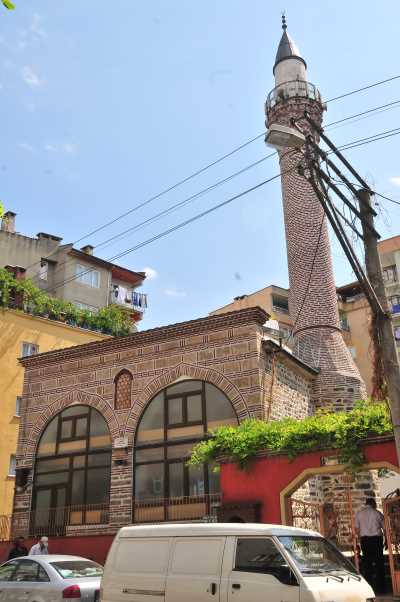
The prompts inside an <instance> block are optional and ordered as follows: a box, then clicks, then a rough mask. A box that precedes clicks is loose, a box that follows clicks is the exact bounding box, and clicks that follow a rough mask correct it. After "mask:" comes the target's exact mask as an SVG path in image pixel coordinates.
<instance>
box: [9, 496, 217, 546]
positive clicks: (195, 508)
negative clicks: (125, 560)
mask: <svg viewBox="0 0 400 602" xmlns="http://www.w3.org/2000/svg"><path fill="white" fill-rule="evenodd" d="M220 504H221V495H220V494H219V493H212V494H208V495H198V496H185V497H171V498H147V499H143V500H140V501H135V500H133V508H132V510H133V517H132V519H133V522H134V523H163V522H173V521H177V522H179V521H201V520H208V521H211V520H216V516H217V508H218V507H219V506H220ZM109 523H110V508H109V505H108V504H91V505H86V506H83V505H82V506H60V507H58V508H45V507H41V508H37V509H35V510H31V511H30V512H15V513H14V515H13V516H12V517H11V516H0V541H2V540H3V541H4V540H9V539H10V538H11V537H12V536H13V535H16V534H17V535H18V534H22V535H28V534H29V536H31V537H41V536H42V535H46V536H52V537H56V536H64V535H74V534H76V533H77V532H78V531H80V528H81V527H85V528H86V529H87V527H88V526H93V530H96V528H97V529H98V530H101V528H104V527H105V526H109ZM86 529H85V530H86Z"/></svg>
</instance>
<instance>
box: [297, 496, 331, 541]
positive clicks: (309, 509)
mask: <svg viewBox="0 0 400 602" xmlns="http://www.w3.org/2000/svg"><path fill="white" fill-rule="evenodd" d="M288 522H289V525H292V526H293V527H299V528H300V529H311V531H318V532H319V533H322V534H324V515H323V507H322V505H321V504H318V503H316V502H304V501H303V500H299V499H296V498H293V497H291V498H289V500H288Z"/></svg>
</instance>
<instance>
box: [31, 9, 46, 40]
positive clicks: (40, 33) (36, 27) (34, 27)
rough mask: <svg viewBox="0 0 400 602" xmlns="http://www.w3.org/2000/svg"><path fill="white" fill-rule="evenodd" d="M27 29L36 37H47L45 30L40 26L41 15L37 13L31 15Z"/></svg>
mask: <svg viewBox="0 0 400 602" xmlns="http://www.w3.org/2000/svg"><path fill="white" fill-rule="evenodd" d="M29 29H30V30H31V32H32V33H33V34H34V35H35V36H37V37H38V38H47V31H45V30H44V29H43V27H42V17H41V16H40V15H38V14H37V13H35V14H34V15H33V17H32V21H31V24H30V27H29Z"/></svg>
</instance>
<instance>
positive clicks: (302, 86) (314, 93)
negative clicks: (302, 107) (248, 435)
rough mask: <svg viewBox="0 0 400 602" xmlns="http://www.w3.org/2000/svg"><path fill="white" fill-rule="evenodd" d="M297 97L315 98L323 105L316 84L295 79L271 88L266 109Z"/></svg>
mask: <svg viewBox="0 0 400 602" xmlns="http://www.w3.org/2000/svg"><path fill="white" fill-rule="evenodd" d="M296 98H299V99H300V98H301V99H304V98H307V99H309V100H314V101H316V102H318V103H319V104H320V105H321V106H323V102H322V98H321V94H320V91H319V90H318V88H317V87H316V86H314V84H311V83H310V82H306V81H303V80H299V79H295V80H292V81H287V82H285V83H283V84H279V86H276V87H275V88H274V89H273V90H271V92H270V93H269V94H268V97H267V101H266V103H265V109H266V111H269V110H271V109H273V108H274V107H275V106H276V105H277V104H279V103H281V102H284V101H286V100H290V99H296Z"/></svg>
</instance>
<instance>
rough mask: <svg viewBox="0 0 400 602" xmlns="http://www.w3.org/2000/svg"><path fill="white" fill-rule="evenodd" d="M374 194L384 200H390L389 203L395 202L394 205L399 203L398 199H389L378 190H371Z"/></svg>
mask: <svg viewBox="0 0 400 602" xmlns="http://www.w3.org/2000/svg"><path fill="white" fill-rule="evenodd" d="M372 192H373V193H374V194H376V196H380V197H381V199H385V201H390V202H391V203H395V204H396V205H400V201H396V200H395V199H391V198H390V197H388V196H385V195H384V194H381V193H380V192H377V191H376V190H373V191H372Z"/></svg>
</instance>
